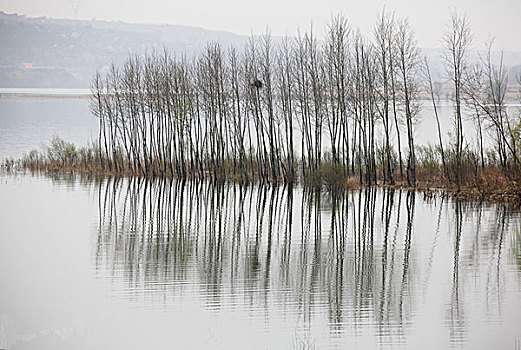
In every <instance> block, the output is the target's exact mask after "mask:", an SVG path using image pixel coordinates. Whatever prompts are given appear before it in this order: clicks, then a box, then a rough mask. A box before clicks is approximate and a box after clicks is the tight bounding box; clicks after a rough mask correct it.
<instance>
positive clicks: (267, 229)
mask: <svg viewBox="0 0 521 350" xmlns="http://www.w3.org/2000/svg"><path fill="white" fill-rule="evenodd" d="M98 185H99V187H98V191H99V218H100V219H99V220H100V221H99V228H98V235H97V242H96V244H95V254H94V255H95V257H94V258H95V267H96V271H98V273H99V274H100V275H103V276H106V277H107V278H109V279H111V280H112V281H113V282H114V284H115V285H116V284H118V283H121V285H120V287H115V288H120V289H121V290H122V291H124V292H125V293H126V295H127V296H128V298H130V299H144V300H145V301H146V302H150V303H152V304H154V305H156V306H158V307H168V305H169V304H172V303H176V302H178V300H180V298H182V297H183V296H185V295H196V296H197V297H199V298H200V299H201V300H202V302H203V303H204V305H205V307H206V308H208V309H209V310H214V311H215V312H219V310H221V309H223V308H225V309H234V308H237V307H242V308H246V309H248V310H251V311H252V313H253V315H254V316H252V317H261V318H264V319H268V318H270V317H288V318H290V317H294V318H295V319H297V320H298V324H299V327H302V328H306V327H309V326H310V325H311V324H312V323H313V319H314V318H315V317H320V315H325V316H327V322H328V324H329V332H330V334H331V335H333V336H336V335H340V334H342V333H344V332H346V331H351V332H353V333H354V334H357V333H361V332H364V327H366V326H367V325H372V326H374V328H375V332H376V334H377V336H378V342H379V343H382V344H386V343H397V342H398V343H400V342H401V341H404V339H405V337H406V334H407V327H409V326H410V325H411V322H412V320H413V318H414V316H415V315H416V314H417V313H418V312H419V309H420V308H421V307H422V305H423V304H425V303H428V301H426V300H425V299H426V295H427V294H428V292H429V288H431V287H432V286H433V285H434V284H440V283H442V284H447V286H448V285H449V284H451V291H450V298H449V299H450V300H447V303H446V306H443V305H440V308H443V307H446V310H447V312H446V319H445V323H446V327H447V328H448V330H449V342H450V343H452V344H458V343H461V342H464V341H465V338H466V333H465V332H466V327H467V324H466V317H467V311H466V310H465V303H464V302H463V300H462V297H461V296H462V293H463V294H464V293H467V292H468V291H465V290H463V289H464V288H467V287H468V286H469V282H471V281H473V282H472V283H474V284H476V283H478V282H476V280H479V281H483V280H485V281H484V282H483V285H484V286H485V287H486V302H487V303H489V304H487V308H488V309H490V312H498V313H499V314H500V313H501V307H502V304H503V301H502V295H503V291H502V288H503V287H502V283H501V280H502V278H504V277H503V275H504V273H505V269H504V268H503V265H505V264H510V265H512V266H515V268H517V269H520V264H519V251H520V248H519V242H520V239H519V235H520V233H519V230H518V231H515V230H512V229H511V226H514V227H517V226H519V223H518V221H519V214H518V211H516V209H514V208H509V207H502V206H490V205H484V204H475V203H474V204H473V203H466V204H464V203H462V202H458V201H453V200H450V199H448V198H446V197H442V196H438V197H435V198H433V199H429V198H423V197H422V195H421V194H420V193H417V192H411V191H404V190H394V189H374V188H371V189H363V190H359V191H353V192H323V191H320V190H317V189H312V188H302V187H295V188H293V187H289V186H284V187H277V186H275V187H273V186H268V185H255V186H251V185H250V186H246V185H240V184H230V183H228V184H216V183H209V182H201V181H177V180H172V179H163V180H160V179H156V180H147V179H125V180H123V179H109V180H105V181H102V182H100V183H99V184H98ZM418 206H419V207H418ZM417 210H420V212H417ZM484 213H486V214H487V215H486V216H484ZM516 215H517V216H516ZM484 217H486V218H487V220H486V222H483V220H484V219H483V218H484ZM511 220H514V221H515V223H514V224H513V225H511V223H510V221H511ZM516 225H517V226H516ZM485 228H486V229H485ZM506 236H508V242H509V247H510V248H509V249H510V252H511V253H510V256H511V257H512V258H511V259H509V260H507V261H505V258H504V256H503V255H504V254H502V247H503V245H504V244H505V240H506ZM445 241H447V242H450V241H452V251H450V252H448V253H447V254H451V255H452V264H451V266H452V272H451V277H449V278H447V279H446V280H442V281H440V280H439V277H437V276H438V275H437V276H434V270H435V266H436V264H437V262H439V261H440V259H441V258H442V257H443V256H444V252H442V251H441V250H442V249H443V245H444V242H445ZM440 257H441V258H440ZM479 265H483V266H485V265H486V266H485V267H486V268H485V269H484V270H483V269H482V268H476V266H479ZM481 271H485V272H486V276H484V275H483V274H482V273H481ZM449 281H451V283H450V282H449ZM479 283H481V282H479ZM519 283H520V281H518V285H519ZM176 300H177V301H176ZM274 310H275V311H276V312H277V314H276V315H274V314H273V312H274ZM270 312H271V314H270ZM259 315H262V316H259Z"/></svg>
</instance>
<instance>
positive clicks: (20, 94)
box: [0, 88, 91, 98]
mask: <svg viewBox="0 0 521 350" xmlns="http://www.w3.org/2000/svg"><path fill="white" fill-rule="evenodd" d="M90 94H91V92H90V89H66V88H59V89H57V88H0V98H12V97H16V98H29V97H30V98H89V97H90Z"/></svg>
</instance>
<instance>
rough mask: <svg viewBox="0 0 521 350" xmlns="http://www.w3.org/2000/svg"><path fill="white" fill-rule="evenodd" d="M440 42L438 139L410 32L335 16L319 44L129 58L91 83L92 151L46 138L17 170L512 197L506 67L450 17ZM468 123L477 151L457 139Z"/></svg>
mask: <svg viewBox="0 0 521 350" xmlns="http://www.w3.org/2000/svg"><path fill="white" fill-rule="evenodd" d="M442 41H443V44H444V50H445V57H444V62H445V68H446V78H447V80H448V81H450V86H451V94H450V98H451V100H452V102H453V106H454V117H453V132H452V133H451V134H450V135H449V136H450V137H449V139H448V142H447V141H446V142H444V140H447V139H446V138H444V137H443V135H442V131H441V130H442V129H441V126H440V119H439V115H438V103H439V102H438V98H437V96H436V95H437V92H436V87H435V84H434V83H433V81H432V78H431V70H430V67H429V63H428V61H427V59H426V58H424V57H422V54H421V51H420V49H419V48H418V46H417V43H416V39H415V34H414V30H413V29H412V27H411V26H410V24H409V22H408V20H407V19H402V18H398V17H397V16H396V15H395V14H394V13H391V12H387V11H385V10H384V11H382V12H381V14H380V15H379V16H378V20H377V22H376V24H375V25H374V29H373V33H372V37H364V36H363V35H362V34H361V33H360V31H359V30H357V29H355V28H352V27H351V26H350V25H349V23H348V21H347V19H346V18H344V17H343V16H341V15H338V16H336V17H334V18H333V19H332V20H331V22H330V23H329V24H328V26H327V34H326V36H325V38H323V39H322V40H319V39H318V38H317V37H316V36H315V34H314V33H313V30H312V28H311V29H310V30H308V31H305V32H300V31H299V32H298V33H297V35H296V36H295V37H285V38H282V39H281V40H274V39H273V38H272V37H271V35H270V33H269V31H267V32H266V34H264V35H262V36H259V37H256V36H252V37H251V38H250V39H249V41H248V42H247V44H246V45H245V46H244V48H237V47H229V48H223V47H222V46H221V45H220V44H219V43H208V44H207V46H206V48H205V49H204V50H203V51H202V52H201V53H200V54H199V55H197V56H196V57H195V58H193V59H188V58H186V57H184V56H176V55H172V54H171V53H170V52H168V50H166V49H165V50H163V51H162V52H157V51H153V52H151V53H147V54H145V55H130V56H129V57H128V59H127V61H126V63H125V64H124V65H123V66H121V67H117V66H115V65H112V66H111V67H110V69H109V70H108V71H106V72H104V73H99V72H98V73H96V75H95V76H94V78H93V81H92V86H91V90H92V97H91V110H92V112H93V114H94V115H95V116H96V117H97V118H98V119H99V135H98V138H97V140H96V141H95V142H94V144H92V145H91V146H90V147H86V148H80V149H77V148H76V147H75V146H74V145H72V144H70V143H67V142H65V141H63V140H61V139H58V138H56V139H54V140H52V142H51V145H50V146H49V147H48V148H47V150H45V151H43V152H38V151H32V152H31V153H29V154H28V155H27V156H26V157H25V158H24V159H23V161H22V165H23V166H24V167H26V168H29V169H47V170H54V171H60V169H68V170H77V171H80V172H87V173H97V174H112V175H128V176H144V177H177V178H182V179H185V178H205V179H211V180H224V179H236V180H239V181H246V182H248V181H253V180H256V181H261V182H270V183H293V182H296V181H301V182H303V183H309V184H313V185H320V184H323V185H326V186H329V187H346V186H372V185H385V186H407V187H413V188H433V187H443V188H448V189H452V190H455V191H458V192H459V191H461V190H465V191H466V193H478V194H479V195H481V196H484V195H486V196H491V195H494V194H498V195H503V196H507V198H513V199H514V200H517V201H521V112H520V111H519V110H518V109H515V108H512V107H509V106H508V105H507V87H508V76H507V70H506V69H505V67H504V65H503V61H502V58H501V57H500V58H499V59H498V60H495V59H494V58H493V55H492V41H490V42H489V43H488V44H487V47H486V50H484V53H483V54H481V55H480V59H479V60H478V62H474V63H472V62H470V61H469V59H468V58H469V51H470V50H471V48H472V31H471V26H470V23H469V21H468V19H467V17H466V16H465V15H460V14H458V13H457V12H455V11H454V12H452V13H451V17H450V21H449V23H448V25H447V26H446V28H445V32H444V33H443V36H442ZM517 79H518V81H519V83H520V84H521V76H518V77H517ZM426 97H428V101H429V102H428V103H429V104H431V105H432V109H433V115H432V118H435V119H436V121H437V130H433V132H436V133H437V134H438V140H439V141H438V143H437V144H435V145H427V146H420V145H418V144H417V142H416V140H415V128H416V126H417V124H418V123H419V122H421V120H420V118H419V116H420V111H421V109H422V107H423V106H422V104H423V103H425V98H426ZM467 117H468V118H472V121H473V123H474V125H475V127H476V130H477V133H476V134H477V135H478V137H477V141H476V142H475V143H474V142H473V141H472V140H470V139H468V138H466V137H465V132H464V123H463V119H464V118H467ZM487 138H488V139H490V140H491V142H488V143H485V142H484V140H485V139H487ZM486 144H489V145H491V148H487V146H486ZM489 147H490V146H489ZM465 191H463V192H465Z"/></svg>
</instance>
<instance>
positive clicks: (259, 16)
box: [0, 0, 521, 51]
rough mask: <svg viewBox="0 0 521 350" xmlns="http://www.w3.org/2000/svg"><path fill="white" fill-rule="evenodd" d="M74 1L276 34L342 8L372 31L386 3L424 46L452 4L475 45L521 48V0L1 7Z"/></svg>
mask: <svg viewBox="0 0 521 350" xmlns="http://www.w3.org/2000/svg"><path fill="white" fill-rule="evenodd" d="M73 1H74V2H77V3H79V5H78V11H77V18H78V19H93V18H96V19H106V20H122V21H126V22H138V23H170V24H184V25H191V26H199V27H203V28H206V29H217V30H226V31H231V32H235V33H238V34H250V33H251V32H252V31H253V32H254V33H262V32H264V31H265V28H266V26H269V27H270V28H271V31H272V34H273V35H285V34H290V35H292V34H295V32H296V29H297V28H298V27H300V28H308V27H309V25H310V23H311V21H312V22H313V25H314V29H315V31H316V32H317V33H318V34H319V35H321V34H322V33H323V32H324V26H325V24H326V23H327V21H328V20H329V19H330V18H331V15H332V14H336V13H339V12H341V13H343V14H344V15H345V16H346V17H347V18H348V19H349V21H350V22H351V23H352V24H353V26H355V27H359V28H360V29H361V30H362V31H363V32H365V33H368V32H369V31H370V30H371V28H372V25H373V23H374V21H375V18H376V15H377V13H378V12H379V11H380V10H381V9H382V8H383V7H384V6H386V8H387V9H389V10H394V11H395V12H396V14H397V15H399V16H402V17H408V18H409V20H410V22H411V24H412V25H413V28H415V30H416V34H417V38H418V42H419V45H420V46H422V47H439V46H440V37H441V33H442V30H443V27H444V25H445V23H447V21H448V17H449V9H451V8H457V9H458V11H459V12H466V13H467V14H468V16H469V18H470V20H471V23H472V25H473V31H474V33H475V46H476V48H482V46H483V42H484V41H485V39H486V38H487V37H489V35H493V36H495V37H496V41H495V43H496V45H495V48H496V49H501V48H503V49H505V50H509V51H521V0H487V1H484V0H430V1H422V0H393V1H390V0H387V1H386V0H357V1H353V0H318V1H310V2H305V1H302V0H301V1H298V0H259V1H249V0H221V1H211V0H183V1H178V0H171V1H166V0H146V1H142V0H72V1H71V0H0V10H2V11H4V12H8V13H13V12H17V13H19V14H25V15H28V16H48V17H59V18H73V17H74V11H73V6H72V2H73Z"/></svg>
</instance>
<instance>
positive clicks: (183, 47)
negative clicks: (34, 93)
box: [0, 11, 246, 88]
mask: <svg viewBox="0 0 521 350" xmlns="http://www.w3.org/2000/svg"><path fill="white" fill-rule="evenodd" d="M245 40H246V38H245V37H243V36H239V35H235V34H233V33H228V32H220V31H210V30H205V29H201V28H196V27H188V26H177V25H143V24H128V23H122V22H107V21H94V20H93V21H84V20H82V21H76V20H63V19H50V18H45V17H41V18H29V17H25V16H19V15H17V14H6V13H4V12H1V11H0V47H1V48H2V49H1V50H0V87H40V88H43V87H52V88H82V87H88V86H89V83H90V80H91V77H92V75H93V74H94V72H95V71H96V69H102V68H103V67H104V66H106V65H108V64H110V63H111V62H115V63H116V64H119V63H122V62H123V61H124V60H125V58H126V57H127V56H128V54H129V53H131V52H144V51H145V50H151V49H153V48H162V47H163V46H165V47H167V48H168V49H169V50H170V51H171V52H178V53H184V54H187V55H191V54H193V53H194V52H197V51H199V50H200V49H201V48H202V47H204V45H205V44H206V43H207V42H208V41H218V42H220V43H222V44H223V45H224V46H225V47H226V46H228V45H230V44H235V45H242V44H243V43H244V42H245Z"/></svg>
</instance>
